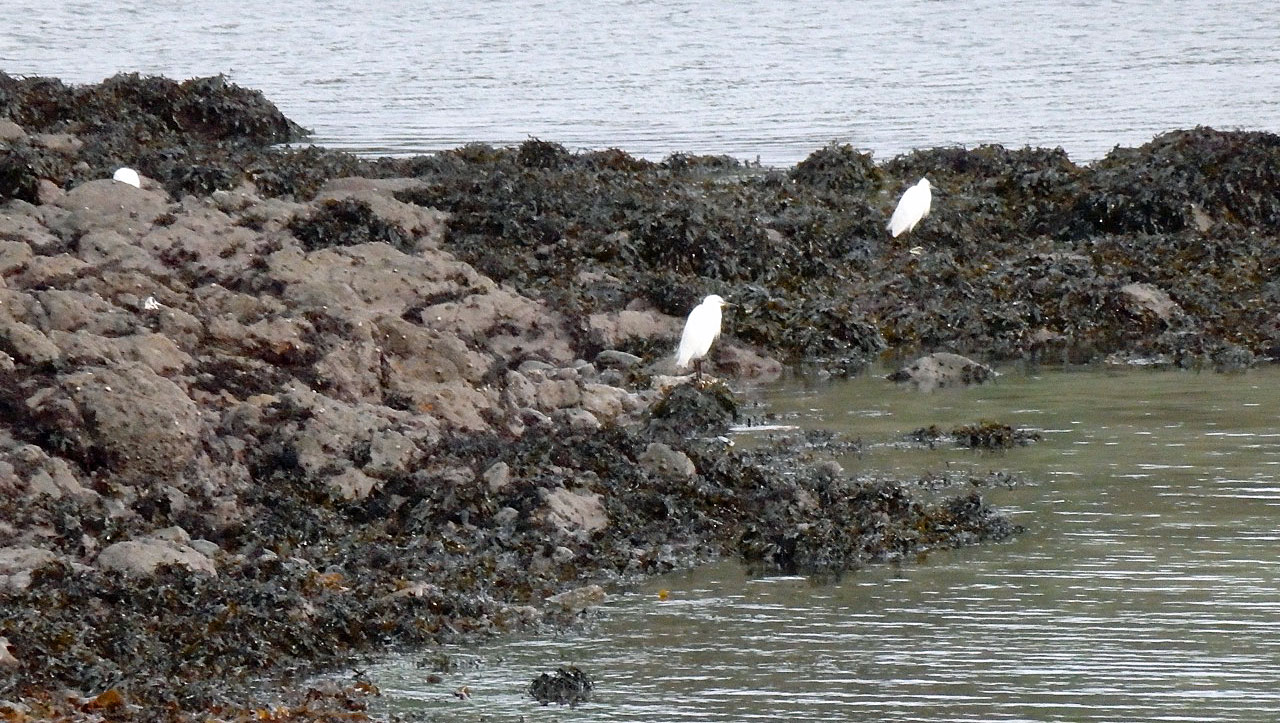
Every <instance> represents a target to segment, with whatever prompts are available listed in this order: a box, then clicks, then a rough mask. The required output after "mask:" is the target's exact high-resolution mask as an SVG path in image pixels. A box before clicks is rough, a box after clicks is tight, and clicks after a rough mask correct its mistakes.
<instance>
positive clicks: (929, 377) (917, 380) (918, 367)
mask: <svg viewBox="0 0 1280 723" xmlns="http://www.w3.org/2000/svg"><path fill="white" fill-rule="evenodd" d="M994 376H995V371H994V370H992V369H991V367H989V366H986V365H985V364H980V363H978V362H976V361H974V360H972V359H970V358H968V357H964V356H960V355H959V354H952V353H950V352H937V353H935V354H930V355H928V356H924V357H921V358H919V359H917V360H915V361H914V362H912V363H911V364H908V365H907V366H905V367H903V368H901V369H899V370H898V371H896V372H894V373H892V374H890V375H889V380H890V381H894V382H900V383H908V384H911V385H913V386H915V387H916V388H917V389H919V390H920V391H924V392H928V391H933V390H934V389H939V388H942V387H952V386H969V385H973V384H982V383H983V382H986V381H987V380H989V379H991V378H992V377H994Z"/></svg>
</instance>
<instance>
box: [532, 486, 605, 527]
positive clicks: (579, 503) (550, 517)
mask: <svg viewBox="0 0 1280 723" xmlns="http://www.w3.org/2000/svg"><path fill="white" fill-rule="evenodd" d="M541 494H542V503H543V515H544V516H545V518H546V519H547V521H549V522H551V523H552V524H554V525H556V526H557V527H559V528H560V529H561V530H564V531H565V532H573V531H575V530H585V531H586V532H596V531H597V530H602V529H604V528H605V527H606V526H608V524H609V515H608V514H607V513H606V512H605V511H604V503H603V502H601V498H600V495H599V494H597V493H595V492H573V491H570V490H567V489H565V488H563V487H557V488H556V489H554V490H545V489H544V490H542V491H541Z"/></svg>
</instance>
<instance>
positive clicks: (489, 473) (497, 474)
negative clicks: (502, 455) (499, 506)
mask: <svg viewBox="0 0 1280 723" xmlns="http://www.w3.org/2000/svg"><path fill="white" fill-rule="evenodd" d="M480 477H481V479H483V480H484V483H485V486H486V487H488V488H489V491H490V492H495V493H496V492H501V491H502V489H503V488H504V487H506V486H507V485H508V484H511V465H509V464H507V463H506V462H495V463H493V464H492V465H490V467H489V469H487V470H485V471H484V474H483V475H481V476H480Z"/></svg>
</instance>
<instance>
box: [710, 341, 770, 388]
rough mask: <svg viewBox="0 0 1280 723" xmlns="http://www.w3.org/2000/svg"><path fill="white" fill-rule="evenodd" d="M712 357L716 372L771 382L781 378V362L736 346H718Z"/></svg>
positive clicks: (727, 344)
mask: <svg viewBox="0 0 1280 723" xmlns="http://www.w3.org/2000/svg"><path fill="white" fill-rule="evenodd" d="M713 357H714V358H715V365H716V370H717V371H719V372H722V373H725V374H729V375H731V376H734V377H737V378H739V379H757V380H760V381H772V380H774V379H777V378H778V377H780V376H782V362H780V361H778V360H777V359H773V358H770V357H767V356H763V355H761V354H758V353H756V352H755V351H753V350H751V349H748V348H746V347H744V346H740V345H738V344H732V343H724V344H718V345H717V346H716V347H715V352H714V353H713Z"/></svg>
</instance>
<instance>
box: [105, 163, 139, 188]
mask: <svg viewBox="0 0 1280 723" xmlns="http://www.w3.org/2000/svg"><path fill="white" fill-rule="evenodd" d="M111 180H113V181H119V182H121V183H127V184H129V185H130V186H133V187H134V188H142V177H141V176H139V175H138V172H137V171H135V170H133V169H132V168H129V167H128V166H121V167H120V168H117V169H116V172H115V173H114V174H112V176H111Z"/></svg>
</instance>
